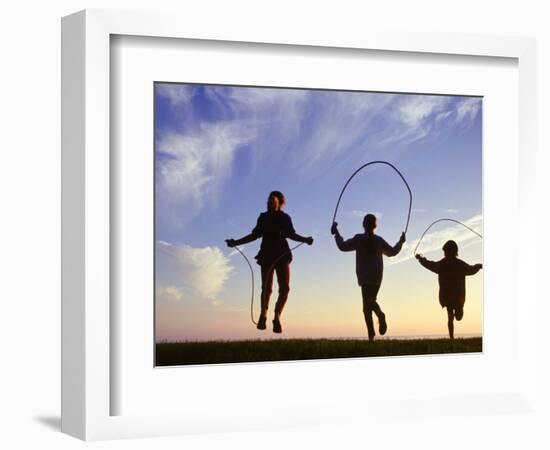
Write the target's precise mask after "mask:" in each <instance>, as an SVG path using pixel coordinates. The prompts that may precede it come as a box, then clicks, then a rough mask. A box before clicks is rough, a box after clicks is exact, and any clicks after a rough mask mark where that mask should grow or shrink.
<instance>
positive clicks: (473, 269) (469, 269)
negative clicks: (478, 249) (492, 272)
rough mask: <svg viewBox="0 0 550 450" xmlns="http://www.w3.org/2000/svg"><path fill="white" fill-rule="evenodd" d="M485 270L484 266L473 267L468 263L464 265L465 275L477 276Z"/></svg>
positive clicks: (476, 265) (475, 265)
mask: <svg viewBox="0 0 550 450" xmlns="http://www.w3.org/2000/svg"><path fill="white" fill-rule="evenodd" d="M482 268H483V265H482V264H474V265H473V266H471V265H470V264H468V263H464V274H465V275H475V274H476V273H478V272H479V271H480V270H481V269H482Z"/></svg>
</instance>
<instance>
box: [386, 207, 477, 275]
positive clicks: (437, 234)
mask: <svg viewBox="0 0 550 450" xmlns="http://www.w3.org/2000/svg"><path fill="white" fill-rule="evenodd" d="M441 223H445V224H449V223H450V224H452V225H450V226H449V225H447V226H445V227H443V228H439V229H436V230H435V231H430V232H428V233H427V234H426V235H425V236H424V238H423V239H422V242H421V244H420V246H419V247H418V250H417V252H418V253H420V254H423V255H426V254H428V253H431V252H433V251H439V252H441V248H442V247H443V244H444V243H445V242H447V241H448V240H450V239H452V240H454V241H456V243H457V244H458V246H459V248H460V244H465V245H469V244H470V243H472V242H473V241H474V240H476V239H479V237H478V236H476V235H475V234H474V233H472V232H471V231H470V230H468V229H467V228H464V227H463V226H462V225H459V224H454V223H453V222H441ZM464 224H465V225H467V226H468V227H470V228H471V229H473V230H476V231H477V232H478V233H481V230H482V225H483V218H482V216H481V214H477V215H475V216H473V217H470V218H469V219H467V220H465V221H464ZM419 240H420V237H419V238H418V239H415V240H413V241H411V242H407V243H405V245H403V248H402V250H401V253H399V255H397V256H396V257H394V258H390V259H389V260H388V265H391V264H397V263H400V262H403V261H407V260H409V259H411V258H414V257H415V255H414V254H413V251H414V249H415V248H416V246H417V244H418V242H419Z"/></svg>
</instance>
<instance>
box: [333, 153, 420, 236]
mask: <svg viewBox="0 0 550 450" xmlns="http://www.w3.org/2000/svg"><path fill="white" fill-rule="evenodd" d="M373 164H383V165H386V166H389V167H391V168H392V169H393V170H394V171H395V172H396V173H397V174H398V175H399V176H400V177H401V180H403V183H404V184H405V186H406V188H407V191H408V192H409V211H408V213H407V223H406V225H405V234H407V230H408V229H409V222H410V220H411V211H412V200H413V196H412V191H411V188H410V186H409V183H407V180H406V179H405V177H404V176H403V174H402V173H401V172H400V171H399V170H398V169H397V167H395V166H394V165H393V164H391V163H389V162H387V161H370V162H368V163H366V164H363V165H362V166H361V167H359V168H358V169H357V170H356V171H355V172H353V173H352V174H351V176H350V177H349V178H348V180H347V181H346V184H344V187H343V188H342V191H341V192H340V195H339V197H338V201H337V202H336V208H334V215H333V216H332V222H336V215H337V214H338V208H339V206H340V201H341V200H342V196H343V195H344V192H345V191H346V188H347V187H348V184H349V183H350V182H351V180H352V179H353V177H355V175H357V174H358V173H359V172H361V170H363V169H364V168H366V167H368V166H372V165H373Z"/></svg>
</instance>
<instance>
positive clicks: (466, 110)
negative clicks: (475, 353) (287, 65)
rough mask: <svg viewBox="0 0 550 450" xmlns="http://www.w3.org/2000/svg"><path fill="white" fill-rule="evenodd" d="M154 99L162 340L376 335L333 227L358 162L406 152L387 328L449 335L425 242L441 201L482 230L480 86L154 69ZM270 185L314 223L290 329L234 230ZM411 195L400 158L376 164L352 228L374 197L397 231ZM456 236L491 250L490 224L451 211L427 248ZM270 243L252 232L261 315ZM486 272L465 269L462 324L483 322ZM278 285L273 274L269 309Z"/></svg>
mask: <svg viewBox="0 0 550 450" xmlns="http://www.w3.org/2000/svg"><path fill="white" fill-rule="evenodd" d="M155 108H156V111H155V113H156V114H155V121H156V122H155V141H156V142H155V161H156V186H155V189H156V217H155V220H156V236H155V239H156V280H155V281H156V295H155V297H156V298H155V307H156V324H155V326H156V340H157V342H158V341H166V340H168V341H175V340H211V339H241V338H265V339H271V338H277V339H280V338H289V337H366V327H365V324H364V320H363V315H362V303H361V291H360V288H359V286H358V285H357V281H356V276H355V259H354V254H353V253H342V252H340V251H339V250H338V249H337V248H336V245H335V243H334V238H333V237H332V236H331V235H330V231H329V230H330V225H331V220H332V215H333V213H334V208H335V205H336V201H337V199H338V195H339V193H340V190H341V189H342V187H343V185H344V183H345V182H346V180H347V178H348V177H349V176H350V175H351V174H352V173H353V172H354V171H355V170H356V169H357V168H358V167H359V166H361V165H362V164H364V163H366V162H368V161H372V160H385V161H388V162H391V163H393V164H394V165H396V166H397V167H398V168H399V170H400V171H401V172H402V173H403V175H404V177H405V178H406V179H407V181H408V183H409V185H410V187H411V189H412V192H413V210H412V215H411V222H410V226H409V230H408V233H407V243H406V245H405V246H404V247H403V250H402V252H401V253H400V254H399V255H398V256H396V257H394V258H385V261H384V262H385V270H384V280H383V283H382V288H381V290H380V293H379V296H378V301H379V303H380V305H381V307H382V309H383V310H384V311H385V313H386V316H387V321H388V333H387V335H386V336H387V337H392V336H393V337H395V336H419V335H420V336H427V335H446V333H447V325H446V312H445V311H444V310H442V309H441V307H440V306H439V303H438V300H437V294H438V285H437V276H436V275H435V274H433V273H431V272H428V271H427V270H426V269H424V268H422V267H421V266H420V265H419V264H418V262H417V261H416V260H415V259H414V255H413V249H414V247H415V245H416V242H417V241H418V239H419V237H420V235H421V234H422V232H423V231H424V230H425V229H426V227H427V226H428V225H429V224H430V223H431V222H433V221H434V220H436V219H439V218H443V217H449V218H453V219H456V220H460V221H462V222H464V223H466V224H467V225H468V226H470V227H471V228H473V229H475V230H477V231H478V232H480V233H481V234H483V233H482V232H483V229H482V225H483V223H482V100H481V98H478V97H457V96H453V97H451V96H435V95H431V96H430V95H411V94H386V93H364V92H344V91H320V90H300V89H278V88H252V87H228V86H204V85H188V84H167V83H157V84H155ZM272 190H280V191H282V192H283V193H284V194H285V196H286V199H287V204H286V205H285V208H284V210H285V211H286V212H287V213H288V214H289V215H290V216H291V217H292V220H293V223H294V227H295V228H296V231H297V232H298V233H299V234H302V235H304V236H309V235H311V236H313V238H314V239H315V242H314V244H313V246H307V245H303V246H301V247H300V248H299V249H297V250H296V251H295V253H294V260H293V262H292V264H291V282H290V296H289V300H288V302H287V306H286V308H285V311H284V313H283V316H282V323H283V329H284V332H283V334H282V335H275V334H273V333H272V332H271V328H270V327H268V329H267V330H265V331H258V330H256V328H255V326H254V325H253V324H252V323H251V321H250V288H251V281H250V272H249V268H248V266H247V265H246V262H245V261H244V259H243V258H242V257H241V255H239V254H238V253H237V252H236V251H235V250H234V249H230V248H227V246H226V245H225V243H224V240H225V239H228V238H240V237H242V236H244V235H246V234H248V233H249V232H250V231H251V230H252V228H253V227H254V225H255V224H256V220H257V218H258V215H259V214H260V213H261V212H263V211H265V209H266V200H267V196H268V194H269V192H270V191H272ZM408 201H409V198H408V193H407V190H406V188H405V186H404V185H403V183H402V181H401V179H400V178H399V176H398V175H397V174H396V173H395V172H393V171H392V170H391V169H390V168H389V167H387V166H380V165H378V166H371V167H368V168H366V169H365V170H363V171H362V172H361V173H359V174H358V175H357V176H356V177H355V178H354V180H353V181H352V182H351V184H350V185H349V187H348V189H347V190H346V193H345V194H344V197H343V199H342V202H341V204H340V209H339V212H338V217H337V221H338V222H339V228H340V231H341V233H342V235H343V236H344V237H345V238H348V237H352V236H353V235H354V234H356V233H359V232H361V231H362V228H361V222H362V218H363V216H364V214H366V213H367V212H372V213H374V214H375V215H376V216H377V217H378V230H377V233H378V234H379V235H380V236H382V237H384V238H385V239H386V240H387V241H388V242H389V243H390V244H392V245H393V244H394V243H395V242H397V240H398V238H399V234H400V233H401V231H403V230H404V227H405V222H406V215H407V208H408ZM450 238H453V239H455V240H456V241H457V242H458V244H459V248H460V251H459V257H461V258H462V259H464V260H465V261H466V262H468V263H470V264H474V263H478V262H482V241H481V239H480V238H479V237H477V236H476V235H474V234H472V233H471V232H469V231H468V230H466V229H464V228H462V227H460V226H458V225H454V224H451V223H450V222H444V223H441V224H438V225H436V226H434V227H433V228H432V229H431V231H430V233H429V234H428V235H427V236H426V237H425V238H424V240H423V242H422V244H421V247H420V249H419V252H420V253H423V254H424V255H425V256H427V257H428V258H429V259H433V260H438V259H440V258H441V257H442V251H441V246H442V245H443V243H444V242H445V241H446V240H447V239H450ZM259 244H260V241H259V240H258V241H256V242H253V243H250V244H247V245H245V246H242V247H241V249H242V250H243V252H244V253H245V254H246V255H247V256H248V258H249V259H250V261H251V263H252V264H253V267H254V270H255V271H256V273H255V276H256V293H255V302H256V304H255V307H256V308H255V315H256V317H257V315H258V311H259V300H258V298H259V294H260V292H259V286H260V283H261V280H260V272H259V269H260V267H259V266H258V265H257V264H255V260H254V256H255V255H256V254H257V252H258V249H259ZM290 244H291V245H292V242H290ZM482 279H483V272H480V273H479V274H477V275H475V276H472V277H468V278H467V285H466V291H467V294H466V306H465V315H464V319H463V320H462V321H461V322H459V323H457V324H456V325H455V333H456V334H457V335H461V334H476V335H481V334H482V323H483V318H482ZM276 292H277V287H276V282H275V286H274V297H273V298H272V300H271V303H270V313H269V314H270V316H269V322H268V323H270V319H271V316H272V312H273V306H274V304H275V300H276Z"/></svg>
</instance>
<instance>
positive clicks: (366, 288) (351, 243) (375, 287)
mask: <svg viewBox="0 0 550 450" xmlns="http://www.w3.org/2000/svg"><path fill="white" fill-rule="evenodd" d="M363 228H364V229H365V232H364V233H361V234H356V235H355V236H354V237H352V238H351V239H348V240H347V241H346V240H344V238H343V237H342V236H341V235H340V232H339V231H338V223H336V222H334V223H333V224H332V227H331V229H330V231H331V233H332V234H333V235H334V237H335V240H336V245H337V247H338V248H339V249H340V250H341V251H343V252H351V251H355V272H356V274H357V282H358V283H359V286H361V294H362V296H363V315H364V316H365V323H366V325H367V332H368V336H369V341H373V340H374V336H375V335H376V333H375V331H374V324H373V321H372V313H373V312H374V313H375V314H376V317H377V318H378V331H379V332H380V334H381V335H384V334H386V331H387V329H388V325H387V323H386V315H385V314H384V312H383V311H382V309H381V308H380V305H379V304H378V303H377V301H376V297H377V296H378V291H379V290H380V285H381V284H382V275H383V272H384V262H383V258H382V256H383V255H385V256H395V255H397V254H398V253H399V252H400V251H401V247H402V246H403V243H404V242H405V233H401V237H400V238H399V241H398V242H397V244H395V245H394V246H393V247H392V246H391V245H390V244H388V243H387V242H386V241H385V240H384V239H383V238H382V237H380V236H377V235H376V234H375V230H376V217H375V216H374V215H373V214H367V215H366V216H365V217H364V219H363Z"/></svg>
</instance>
